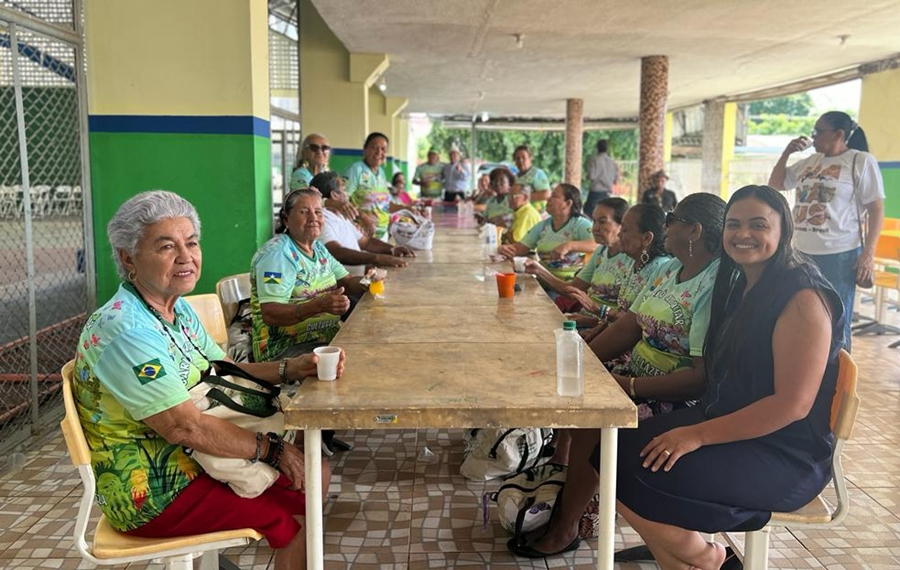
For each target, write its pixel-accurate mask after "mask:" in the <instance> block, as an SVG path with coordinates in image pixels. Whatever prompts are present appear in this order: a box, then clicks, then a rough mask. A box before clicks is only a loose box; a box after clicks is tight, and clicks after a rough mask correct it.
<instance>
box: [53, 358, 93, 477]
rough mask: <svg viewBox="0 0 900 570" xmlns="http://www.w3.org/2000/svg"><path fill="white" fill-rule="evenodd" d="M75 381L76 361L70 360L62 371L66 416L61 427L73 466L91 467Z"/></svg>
mask: <svg viewBox="0 0 900 570" xmlns="http://www.w3.org/2000/svg"><path fill="white" fill-rule="evenodd" d="M74 381H75V361H74V360H70V361H69V362H67V363H66V365H65V366H63V369H62V392H63V403H64V404H65V409H66V415H65V416H64V417H63V419H62V421H61V422H59V426H60V427H61V428H62V432H63V437H64V438H65V440H66V447H67V448H68V449H69V456H70V457H71V458H72V465H74V466H75V467H78V466H79V465H89V464H90V462H91V450H90V448H89V447H88V444H87V440H86V439H85V438H84V429H83V428H82V427H81V420H80V419H79V418H78V405H77V404H76V403H75V392H74V390H73V387H72V383H73V382H74Z"/></svg>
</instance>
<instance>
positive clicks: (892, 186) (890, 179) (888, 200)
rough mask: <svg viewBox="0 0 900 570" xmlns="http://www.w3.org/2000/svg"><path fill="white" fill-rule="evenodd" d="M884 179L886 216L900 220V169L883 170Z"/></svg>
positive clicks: (883, 168)
mask: <svg viewBox="0 0 900 570" xmlns="http://www.w3.org/2000/svg"><path fill="white" fill-rule="evenodd" d="M881 176H882V178H884V215H885V217H888V218H900V168H885V167H882V168H881Z"/></svg>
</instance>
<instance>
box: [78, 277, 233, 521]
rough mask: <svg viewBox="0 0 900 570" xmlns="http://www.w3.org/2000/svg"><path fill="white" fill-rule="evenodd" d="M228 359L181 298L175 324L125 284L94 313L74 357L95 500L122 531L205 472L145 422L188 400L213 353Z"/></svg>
mask: <svg viewBox="0 0 900 570" xmlns="http://www.w3.org/2000/svg"><path fill="white" fill-rule="evenodd" d="M224 357H225V353H224V352H222V349H221V348H219V346H218V345H216V344H215V343H214V342H213V341H212V339H211V338H210V337H209V335H208V334H207V333H206V331H205V330H204V329H203V326H202V325H201V324H200V319H199V318H198V317H197V315H196V314H195V313H194V311H193V309H191V307H190V305H188V303H187V302H186V301H184V300H183V299H178V300H177V301H176V302H175V323H174V324H169V323H165V322H162V321H160V320H159V319H157V318H156V317H155V316H154V315H153V313H151V312H150V310H149V309H147V307H146V306H145V305H144V303H143V301H141V299H140V298H138V297H137V296H136V295H135V293H134V289H133V288H132V287H131V285H122V286H120V287H119V290H118V291H117V292H116V294H115V295H114V296H113V297H112V298H111V299H110V300H109V301H108V302H107V303H106V304H105V305H103V306H102V307H100V308H99V309H97V311H96V312H94V314H92V315H91V316H90V318H88V320H87V323H86V324H85V326H84V329H83V331H82V333H81V337H80V338H79V341H78V348H77V351H76V355H75V382H74V385H73V387H74V396H75V400H76V402H77V404H78V415H79V419H80V420H81V425H82V427H83V428H84V435H85V438H86V439H87V443H88V447H89V448H90V449H91V467H92V469H93V470H94V475H95V477H96V479H97V504H98V505H99V506H100V510H101V511H102V512H103V514H104V515H106V517H107V518H108V519H109V522H110V525H111V526H112V527H113V528H115V529H116V530H119V531H127V530H133V529H135V528H138V527H140V526H143V525H144V524H146V523H148V522H149V521H151V520H153V519H154V518H156V517H157V516H158V515H159V514H160V513H161V512H162V511H163V509H165V508H166V507H167V506H169V504H170V503H171V502H172V501H173V500H174V499H175V497H177V496H178V494H179V493H181V491H182V490H184V488H185V487H187V485H188V484H189V483H190V482H191V481H192V480H193V479H194V478H195V477H196V476H197V475H199V474H200V473H202V472H203V469H202V468H201V467H200V465H198V464H197V462H196V461H194V460H193V459H192V458H191V457H190V456H188V455H187V454H185V452H184V449H183V448H182V447H181V446H180V445H175V444H171V443H169V442H168V441H166V440H165V438H163V437H162V436H160V435H159V434H157V433H156V432H154V431H153V430H152V429H151V428H150V427H149V426H148V425H147V424H145V423H144V422H143V421H141V420H143V419H144V418H147V417H149V416H152V415H155V414H158V413H160V412H163V411H165V410H168V409H170V408H172V407H174V406H177V405H178V404H181V403H182V402H185V401H187V400H188V399H189V396H188V389H189V388H191V387H193V386H194V385H195V384H197V382H199V381H200V377H201V371H204V370H206V369H207V368H209V361H208V360H207V359H209V360H221V359H223V358H224Z"/></svg>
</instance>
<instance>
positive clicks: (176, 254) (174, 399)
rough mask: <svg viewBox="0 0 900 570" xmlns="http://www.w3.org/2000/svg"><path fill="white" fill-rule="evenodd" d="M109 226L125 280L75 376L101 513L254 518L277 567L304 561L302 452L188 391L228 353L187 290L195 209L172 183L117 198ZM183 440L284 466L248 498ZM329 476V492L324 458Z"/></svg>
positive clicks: (136, 531)
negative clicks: (202, 403) (232, 419)
mask: <svg viewBox="0 0 900 570" xmlns="http://www.w3.org/2000/svg"><path fill="white" fill-rule="evenodd" d="M107 233H108V235H109V240H110V244H111V245H112V250H113V255H114V258H115V261H116V265H117V267H118V272H119V276H120V277H121V279H122V281H123V283H122V284H121V285H120V286H119V289H118V291H117V292H116V293H115V295H113V297H112V298H111V299H110V300H109V301H107V302H106V304H104V305H103V306H102V307H100V308H99V309H97V311H96V312H94V314H93V315H91V317H90V318H89V319H88V321H87V323H86V324H85V326H84V330H83V332H82V334H81V338H80V339H79V343H78V347H77V352H76V356H75V371H76V373H75V383H74V393H75V397H76V399H77V402H78V409H79V415H80V419H81V423H82V426H83V427H84V432H85V436H86V438H87V443H88V446H89V447H90V449H91V465H92V467H93V469H94V473H95V475H96V478H97V503H98V504H99V506H100V509H101V511H103V513H104V514H105V515H106V517H107V519H108V520H109V522H110V525H111V526H112V527H113V528H115V529H116V530H118V531H120V532H125V533H128V534H132V535H135V536H142V537H151V538H159V537H172V536H182V535H190V534H199V533H206V532H214V531H221V530H231V529H238V528H247V527H251V528H254V529H256V530H258V531H259V532H261V533H262V534H264V535H265V536H266V538H267V540H268V542H269V544H270V545H271V546H272V547H273V548H274V549H275V550H276V556H275V560H276V562H275V567H276V568H279V569H286V568H297V567H300V566H304V564H305V558H306V551H305V540H304V534H303V533H301V532H300V530H301V528H302V526H303V523H304V513H305V505H306V496H305V494H304V492H303V485H304V462H303V452H302V451H300V450H299V449H297V448H296V447H294V446H293V445H291V444H289V443H285V442H284V441H283V440H281V439H280V438H278V437H277V436H275V435H274V434H269V435H263V434H261V433H254V432H251V431H248V430H245V429H243V428H239V427H237V426H236V425H234V424H232V423H229V422H227V421H224V420H222V419H218V418H216V417H213V416H211V415H207V414H202V413H200V411H199V410H198V409H197V407H196V406H195V405H194V403H193V402H192V401H191V399H190V396H189V394H188V389H190V388H192V387H193V386H195V385H196V384H198V383H199V382H200V380H201V378H202V377H204V376H205V375H207V374H208V373H209V372H210V368H211V364H210V363H211V361H214V360H222V359H225V354H224V353H223V352H222V350H221V349H220V348H219V347H218V346H217V345H216V343H215V342H213V341H212V339H211V338H210V337H209V335H208V334H207V333H206V331H205V330H204V329H203V326H202V325H201V324H200V320H199V319H198V317H197V315H196V314H195V313H194V311H193V310H192V309H191V306H190V305H189V304H188V303H187V302H186V301H185V300H184V299H182V298H181V297H182V296H183V295H186V294H188V293H190V292H191V291H193V289H194V286H195V285H196V283H197V280H198V279H199V277H200V270H201V261H202V255H201V250H200V220H199V219H198V217H197V212H196V210H195V209H194V207H193V206H192V205H191V204H190V203H189V202H188V201H187V200H185V199H184V198H181V197H180V196H178V195H176V194H173V193H171V192H164V191H152V192H144V193H141V194H138V195H137V196H134V197H132V198H131V199H129V200H128V201H127V202H125V203H124V204H123V205H122V206H121V207H120V208H119V210H118V212H117V213H116V214H115V216H113V218H112V220H111V221H110V222H109V226H108V228H107ZM316 359H317V357H316V356H314V355H303V356H299V357H296V358H292V359H290V360H285V361H282V362H266V363H255V364H250V363H241V364H240V365H239V366H240V367H241V368H242V369H243V370H245V371H246V372H248V373H249V374H252V375H253V376H255V377H257V378H261V379H263V380H267V381H269V382H272V383H276V384H277V383H280V382H284V381H290V380H300V379H302V378H304V377H305V376H308V375H314V374H315V373H316ZM342 370H343V355H342V357H341V364H340V366H339V368H338V374H340V373H341V372H342ZM186 449H193V450H196V451H201V452H204V453H206V454H208V455H212V456H216V457H225V458H245V459H248V460H250V461H263V462H266V463H268V464H269V465H272V466H273V467H275V468H276V469H278V470H279V471H280V472H281V476H280V478H279V479H278V480H277V481H276V482H275V484H273V485H272V486H271V487H269V488H268V489H267V490H266V491H265V492H263V494H262V495H259V496H258V497H256V498H253V499H246V498H241V497H238V496H237V495H236V494H235V493H234V492H233V491H232V490H231V489H230V488H229V487H228V486H227V485H226V484H224V483H221V482H219V481H216V480H214V479H212V478H211V477H210V476H209V475H207V474H206V473H204V471H203V468H202V467H200V465H199V464H198V463H197V462H196V461H195V460H194V459H193V458H192V457H191V455H189V454H188V453H186V451H185V450H186ZM323 477H324V481H325V484H324V485H323V487H322V488H323V490H324V489H327V488H328V483H327V481H328V480H329V479H330V470H329V468H328V466H327V464H325V463H323ZM315 500H318V498H316V499H315ZM322 500H324V497H323V499H322Z"/></svg>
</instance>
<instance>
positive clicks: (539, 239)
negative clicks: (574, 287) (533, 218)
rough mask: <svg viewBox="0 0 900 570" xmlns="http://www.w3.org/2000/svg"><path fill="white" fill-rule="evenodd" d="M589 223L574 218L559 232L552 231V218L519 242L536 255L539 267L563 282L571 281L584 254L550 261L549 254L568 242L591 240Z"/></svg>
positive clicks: (543, 221)
mask: <svg viewBox="0 0 900 570" xmlns="http://www.w3.org/2000/svg"><path fill="white" fill-rule="evenodd" d="M591 225H592V224H591V221H590V220H588V219H587V218H585V217H582V216H574V217H572V218H570V219H569V221H568V222H566V225H564V226H563V227H562V228H560V230H559V231H554V230H553V218H547V219H546V220H542V221H541V222H540V223H538V224H537V225H536V226H534V227H533V228H531V230H530V231H529V232H528V233H527V234H525V237H524V238H522V241H521V242H519V243H521V244H522V245H524V246H526V247H527V248H528V249H533V250H535V251H536V252H537V254H538V259H539V261H540V262H541V265H543V266H544V267H546V268H547V269H548V270H549V271H550V273H552V274H553V275H555V276H556V277H558V278H560V279H562V280H563V281H571V280H572V278H573V277H575V274H576V273H578V270H579V269H581V268H582V266H584V254H583V253H581V252H579V251H573V252H572V253H569V254H568V255H566V256H565V257H564V258H563V259H551V256H550V252H552V251H553V248H555V247H556V246H558V245H561V244H564V243H566V242H569V241H584V240H593V239H594V236H593V234H592V233H591Z"/></svg>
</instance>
